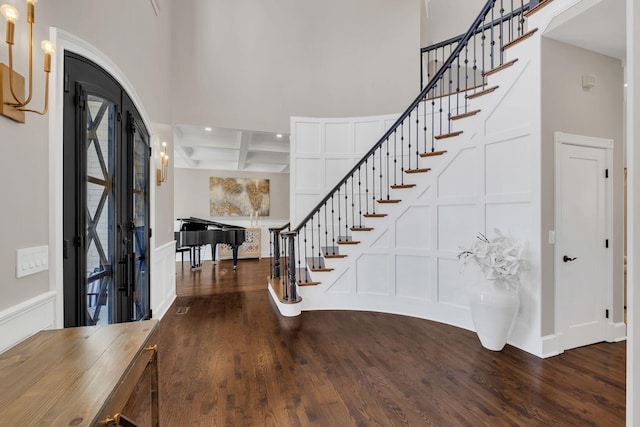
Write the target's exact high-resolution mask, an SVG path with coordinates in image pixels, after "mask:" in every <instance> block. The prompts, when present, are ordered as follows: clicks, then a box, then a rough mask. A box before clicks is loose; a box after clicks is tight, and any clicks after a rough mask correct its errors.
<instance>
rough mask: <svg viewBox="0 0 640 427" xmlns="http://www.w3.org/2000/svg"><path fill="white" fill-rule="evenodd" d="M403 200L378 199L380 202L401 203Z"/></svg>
mask: <svg viewBox="0 0 640 427" xmlns="http://www.w3.org/2000/svg"><path fill="white" fill-rule="evenodd" d="M401 201H402V200H400V199H378V200H376V202H378V203H400V202H401Z"/></svg>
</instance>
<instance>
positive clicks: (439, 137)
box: [434, 130, 462, 140]
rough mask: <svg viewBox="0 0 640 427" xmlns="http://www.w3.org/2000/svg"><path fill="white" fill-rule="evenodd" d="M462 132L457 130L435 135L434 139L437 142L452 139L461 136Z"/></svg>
mask: <svg viewBox="0 0 640 427" xmlns="http://www.w3.org/2000/svg"><path fill="white" fill-rule="evenodd" d="M461 134H462V131H461V130H458V131H455V132H449V133H443V134H441V135H436V136H435V137H434V138H435V139H437V140H441V139H445V138H453V137H455V136H458V135H461Z"/></svg>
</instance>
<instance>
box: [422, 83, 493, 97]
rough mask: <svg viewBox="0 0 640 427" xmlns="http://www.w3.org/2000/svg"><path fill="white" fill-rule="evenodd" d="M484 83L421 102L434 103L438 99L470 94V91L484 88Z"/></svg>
mask: <svg viewBox="0 0 640 427" xmlns="http://www.w3.org/2000/svg"><path fill="white" fill-rule="evenodd" d="M483 83H484V82H481V83H478V84H477V85H475V86H471V87H467V88H463V89H460V90H454V91H452V92H448V93H443V94H442V95H435V96H432V97H430V98H422V99H421V100H420V102H425V101H434V100H436V99H440V98H444V97H445V96H456V95H460V94H464V93H465V92H468V91H470V90H473V89H477V88H479V87H482V86H483Z"/></svg>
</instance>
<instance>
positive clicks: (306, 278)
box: [298, 224, 309, 282]
mask: <svg viewBox="0 0 640 427" xmlns="http://www.w3.org/2000/svg"><path fill="white" fill-rule="evenodd" d="M303 228H304V281H305V282H309V268H308V265H307V263H308V262H309V261H308V260H309V258H308V256H307V224H305V225H304V227H303ZM298 259H300V257H298Z"/></svg>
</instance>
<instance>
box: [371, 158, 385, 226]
mask: <svg viewBox="0 0 640 427" xmlns="http://www.w3.org/2000/svg"><path fill="white" fill-rule="evenodd" d="M380 197H381V198H382V194H381V195H380ZM371 202H372V203H373V206H374V207H373V213H376V212H375V209H376V208H375V206H376V150H374V151H373V155H372V156H371Z"/></svg>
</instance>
